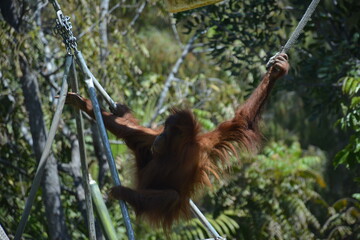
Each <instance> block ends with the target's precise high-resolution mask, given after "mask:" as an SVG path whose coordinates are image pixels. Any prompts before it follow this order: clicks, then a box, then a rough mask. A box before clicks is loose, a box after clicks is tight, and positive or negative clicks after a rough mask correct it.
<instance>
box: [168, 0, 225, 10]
mask: <svg viewBox="0 0 360 240" xmlns="http://www.w3.org/2000/svg"><path fill="white" fill-rule="evenodd" d="M221 1H222V0H165V4H166V5H165V6H166V9H167V10H168V11H169V12H172V13H176V12H183V11H186V10H190V9H194V8H198V7H203V6H206V5H210V4H214V3H218V2H221Z"/></svg>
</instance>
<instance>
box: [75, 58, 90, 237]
mask: <svg viewBox="0 0 360 240" xmlns="http://www.w3.org/2000/svg"><path fill="white" fill-rule="evenodd" d="M72 60H74V59H72ZM70 85H71V89H72V91H73V92H76V93H78V92H79V85H78V80H77V76H76V68H75V63H74V61H72V78H71V81H70ZM75 118H76V129H77V135H78V141H79V149H80V161H81V172H82V184H83V188H84V192H85V203H86V216H87V219H86V220H87V226H88V230H89V238H90V240H96V230H95V217H94V210H93V204H92V201H91V199H92V198H91V189H90V179H89V171H88V166H87V160H86V151H85V140H84V120H83V117H82V115H81V111H80V110H79V109H77V110H75Z"/></svg>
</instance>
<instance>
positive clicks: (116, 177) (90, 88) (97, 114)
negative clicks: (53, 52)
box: [75, 51, 135, 240]
mask: <svg viewBox="0 0 360 240" xmlns="http://www.w3.org/2000/svg"><path fill="white" fill-rule="evenodd" d="M75 56H76V58H77V60H78V63H79V65H80V68H81V69H82V71H83V72H84V73H85V75H86V76H87V77H88V78H87V79H86V80H85V83H86V85H87V87H88V91H89V95H90V99H91V102H92V105H93V108H94V115H95V119H96V122H97V125H98V128H99V133H100V137H101V139H102V142H103V145H104V148H105V153H106V157H107V160H108V163H109V168H110V172H111V176H112V179H113V181H114V184H115V186H119V185H121V181H120V178H119V173H118V171H117V169H116V164H115V161H114V157H113V155H112V152H111V148H110V143H109V139H108V136H107V132H106V129H105V125H104V122H103V120H102V115H101V110H100V106H99V102H98V100H97V97H96V91H95V87H94V81H93V75H92V73H91V72H90V70H89V68H88V67H87V65H86V62H85V59H84V58H83V56H82V54H81V52H80V51H76V52H75ZM119 204H120V208H121V212H122V214H123V217H124V222H125V227H126V230H127V234H128V238H129V239H131V240H133V239H135V235H134V231H133V229H132V226H131V221H130V217H129V212H128V209H127V206H126V204H125V202H124V201H122V200H120V201H119Z"/></svg>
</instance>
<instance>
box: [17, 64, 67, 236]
mask: <svg viewBox="0 0 360 240" xmlns="http://www.w3.org/2000/svg"><path fill="white" fill-rule="evenodd" d="M20 66H21V71H22V74H23V76H22V77H21V78H20V81H21V87H22V90H23V93H24V98H25V100H24V101H25V108H26V111H27V112H28V114H29V124H30V131H31V135H32V139H33V150H34V152H35V156H36V159H37V160H38V161H39V160H40V158H41V154H42V152H43V149H44V146H45V142H46V138H47V130H46V127H45V122H44V117H43V112H42V109H41V100H40V96H39V87H38V82H37V78H36V76H35V74H34V73H33V72H32V71H31V69H30V67H29V64H28V62H27V61H26V60H25V59H23V58H21V59H20ZM42 188H43V191H42V195H43V196H42V198H43V200H44V205H45V214H46V219H47V223H48V235H49V239H54V240H55V239H56V240H58V239H62V240H63V239H65V240H66V239H70V236H69V235H68V231H67V227H66V225H65V218H64V213H63V209H62V206H61V201H60V182H59V176H58V169H57V160H56V159H55V157H54V156H53V155H52V154H51V155H50V156H49V158H48V160H47V163H46V166H45V171H44V176H43V180H42Z"/></svg>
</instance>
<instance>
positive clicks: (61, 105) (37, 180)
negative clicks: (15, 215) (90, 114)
mask: <svg viewBox="0 0 360 240" xmlns="http://www.w3.org/2000/svg"><path fill="white" fill-rule="evenodd" d="M71 62H72V56H70V55H67V56H66V58H65V72H64V76H63V79H62V86H61V92H60V97H59V102H58V104H57V106H56V111H55V114H54V117H53V120H52V123H51V127H50V131H49V135H48V137H47V140H46V143H45V147H44V151H43V153H42V155H41V158H40V161H39V166H38V168H37V170H36V174H35V178H34V181H33V184H32V185H31V190H30V194H29V197H28V199H27V201H26V205H25V209H24V212H23V214H22V216H21V220H20V223H19V226H18V228H17V229H16V234H15V238H14V240H20V238H21V236H22V234H23V233H24V229H25V226H26V223H27V220H28V218H29V215H30V211H31V207H32V205H33V203H34V200H35V197H36V193H37V191H38V189H39V186H40V183H41V179H42V176H43V173H44V169H45V165H46V162H47V159H48V157H49V154H50V150H51V144H52V142H53V140H54V137H55V133H56V130H57V127H58V125H59V121H60V117H61V113H62V110H63V108H64V104H65V99H66V95H67V92H68V84H67V78H68V74H69V71H70V66H71Z"/></svg>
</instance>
